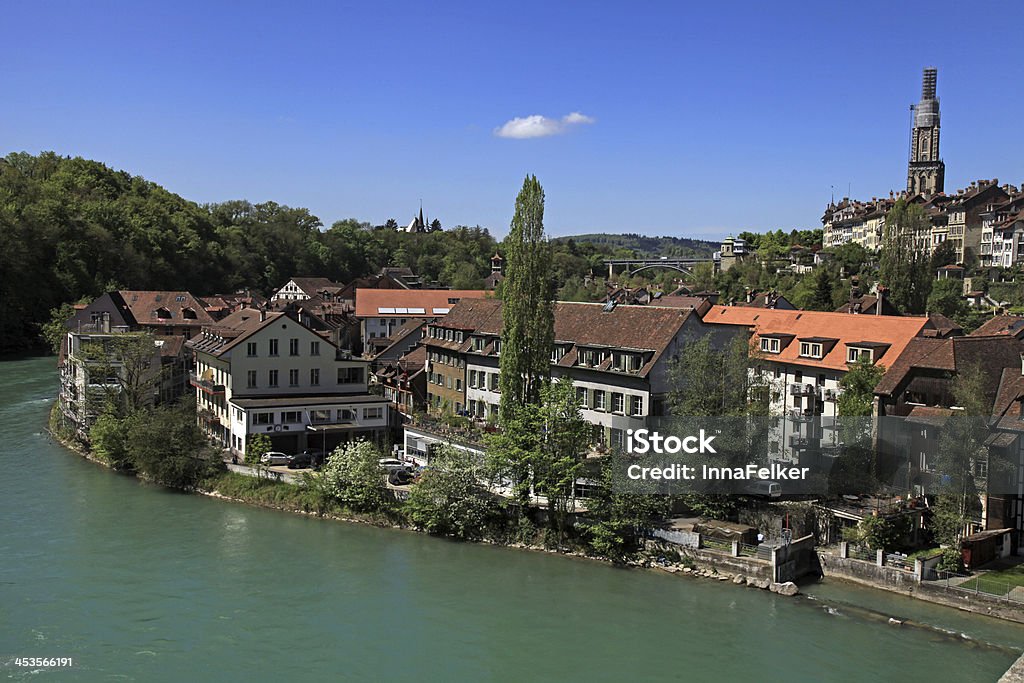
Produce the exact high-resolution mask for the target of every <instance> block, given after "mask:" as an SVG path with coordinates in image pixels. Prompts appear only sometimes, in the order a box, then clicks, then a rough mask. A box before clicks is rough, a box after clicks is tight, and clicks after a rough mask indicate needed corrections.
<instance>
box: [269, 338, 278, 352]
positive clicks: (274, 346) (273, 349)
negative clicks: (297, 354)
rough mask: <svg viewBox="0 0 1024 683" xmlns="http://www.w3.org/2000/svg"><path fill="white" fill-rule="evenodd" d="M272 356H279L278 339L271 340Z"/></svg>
mask: <svg viewBox="0 0 1024 683" xmlns="http://www.w3.org/2000/svg"><path fill="white" fill-rule="evenodd" d="M270 355H271V356H276V355H277V340H276V339H271V340H270Z"/></svg>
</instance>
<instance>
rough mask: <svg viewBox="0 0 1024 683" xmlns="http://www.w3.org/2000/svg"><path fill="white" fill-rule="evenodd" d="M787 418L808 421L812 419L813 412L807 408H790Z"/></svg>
mask: <svg viewBox="0 0 1024 683" xmlns="http://www.w3.org/2000/svg"><path fill="white" fill-rule="evenodd" d="M789 419H790V420H792V421H793V422H810V421H811V420H813V419H814V414H813V413H812V412H811V411H809V410H800V409H799V408H792V409H790V411H789Z"/></svg>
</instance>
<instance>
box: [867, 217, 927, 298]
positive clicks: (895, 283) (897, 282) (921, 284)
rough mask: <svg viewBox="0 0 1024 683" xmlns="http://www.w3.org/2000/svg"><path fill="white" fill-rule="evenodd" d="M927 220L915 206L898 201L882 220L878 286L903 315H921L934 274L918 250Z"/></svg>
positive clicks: (924, 255)
mask: <svg viewBox="0 0 1024 683" xmlns="http://www.w3.org/2000/svg"><path fill="white" fill-rule="evenodd" d="M928 228H929V221H928V216H927V215H926V214H925V213H924V210H923V209H922V208H921V207H920V206H918V205H916V204H908V203H907V202H906V201H905V200H903V199H900V200H899V201H897V202H896V204H895V206H893V208H892V209H890V210H889V213H887V214H886V218H885V233H884V235H883V246H882V250H881V255H882V258H881V265H880V271H879V280H880V283H881V284H883V285H885V286H886V287H888V288H889V293H890V297H891V299H892V302H893V303H894V304H895V305H896V307H897V308H899V309H900V310H902V311H904V312H905V313H923V312H924V310H925V307H926V305H927V302H928V294H929V293H930V292H931V286H932V279H933V277H934V273H932V272H931V266H930V261H929V257H928V256H927V254H926V252H925V251H924V250H923V249H919V248H917V245H916V244H915V240H916V239H917V236H919V235H924V234H927V232H928Z"/></svg>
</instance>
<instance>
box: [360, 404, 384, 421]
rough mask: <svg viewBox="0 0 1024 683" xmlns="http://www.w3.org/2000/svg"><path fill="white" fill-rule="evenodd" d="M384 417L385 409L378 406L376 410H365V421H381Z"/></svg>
mask: <svg viewBox="0 0 1024 683" xmlns="http://www.w3.org/2000/svg"><path fill="white" fill-rule="evenodd" d="M383 417H384V408H382V407H380V406H378V407H376V408H363V419H364V420H380V419H381V418H383Z"/></svg>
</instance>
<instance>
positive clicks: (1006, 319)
mask: <svg viewBox="0 0 1024 683" xmlns="http://www.w3.org/2000/svg"><path fill="white" fill-rule="evenodd" d="M993 335H1007V336H1011V337H1021V336H1022V335H1024V316H1019V315H997V316H996V317H994V318H990V319H989V320H986V321H985V323H984V324H983V325H982V326H981V327H979V328H978V329H976V330H975V331H974V332H971V334H970V336H972V337H989V336H993Z"/></svg>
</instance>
